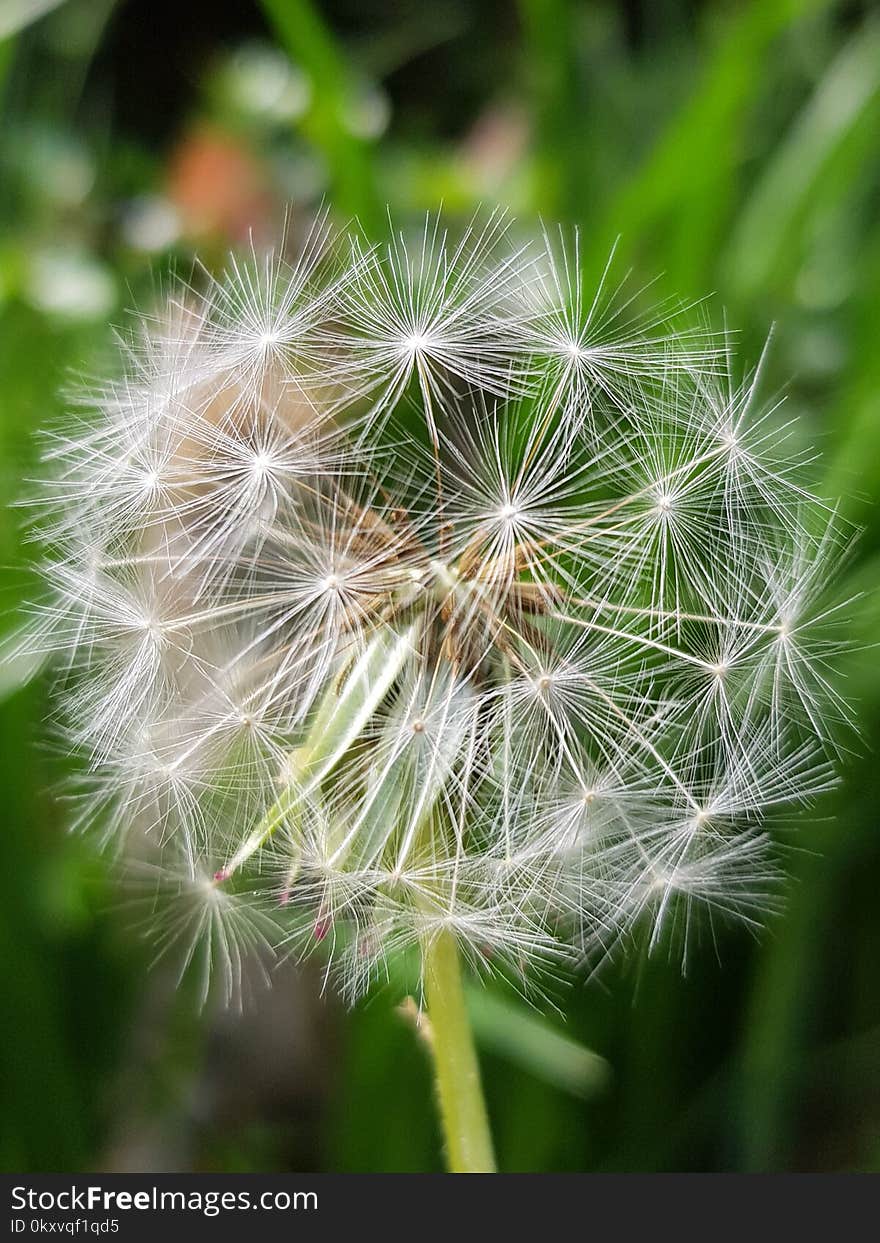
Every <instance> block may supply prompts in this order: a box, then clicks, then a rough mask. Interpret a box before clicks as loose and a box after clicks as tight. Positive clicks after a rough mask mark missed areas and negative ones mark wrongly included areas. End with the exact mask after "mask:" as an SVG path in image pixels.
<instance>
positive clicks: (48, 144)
mask: <svg viewBox="0 0 880 1243" xmlns="http://www.w3.org/2000/svg"><path fill="white" fill-rule="evenodd" d="M0 103H2V117H3V121H2V132H0V499H2V500H3V501H4V502H7V501H10V500H12V499H13V498H14V497H15V496H16V495H19V494H20V493H21V490H22V481H23V480H25V479H27V477H28V476H29V475H30V474H31V472H32V470H33V460H34V457H35V449H34V445H33V441H32V432H33V430H34V429H35V428H37V427H38V426H41V425H45V424H46V423H47V422H48V421H50V420H51V419H52V418H53V417H54V416H55V415H56V414H57V413H58V411H59V408H60V404H61V401H62V398H61V397H60V396H59V391H60V390H61V389H63V387H64V385H65V384H67V383H68V382H69V381H70V379H71V376H72V375H74V376H75V375H76V374H78V373H86V374H88V373H89V372H91V371H94V370H97V369H99V368H100V366H101V365H102V358H103V357H104V355H105V353H106V352H107V351H108V348H109V345H110V332H109V327H108V326H109V325H110V324H111V323H113V322H121V321H123V320H124V317H125V314H126V308H128V307H130V306H132V305H134V304H135V303H140V304H142V305H143V304H145V303H146V304H147V305H148V304H149V300H150V297H151V295H152V291H153V290H154V289H155V287H156V284H157V281H158V280H159V278H161V276H162V274H163V273H164V272H166V271H167V270H168V269H169V268H171V267H173V266H177V267H178V268H181V269H183V270H184V271H188V270H189V266H190V263H191V256H192V255H193V254H194V253H195V252H196V251H198V253H199V254H200V255H202V257H203V258H204V260H205V262H206V263H208V264H209V265H211V264H215V263H218V262H220V261H221V259H222V255H223V253H224V251H225V249H226V248H228V246H229V245H230V244H235V243H237V242H241V241H243V240H244V239H246V238H247V236H248V232H249V230H252V231H253V233H254V235H255V237H256V239H257V241H258V242H259V241H261V240H264V239H266V240H268V239H270V238H271V237H272V236H273V234H274V233H275V231H276V228H277V222H278V220H279V218H280V214H281V210H282V205H283V204H290V210H291V212H292V214H293V218H294V221H296V220H297V219H299V218H302V219H306V218H307V217H308V215H309V213H311V212H313V211H314V210H315V208H316V206H317V205H318V204H319V203H320V202H321V201H322V199H323V200H325V201H326V202H328V203H329V204H330V206H331V208H332V210H333V212H334V213H335V214H336V215H337V217H338V218H339V220H340V221H341V222H345V221H346V220H348V219H350V218H351V217H352V216H353V215H358V216H360V218H361V219H362V220H363V221H364V222H365V224H366V225H367V226H368V227H370V228H375V227H377V226H378V227H381V222H382V216H383V214H384V210H385V205H386V203H387V204H390V205H391V206H392V207H393V209H394V211H395V213H396V214H397V215H398V217H400V218H402V219H404V220H405V219H406V218H413V219H415V218H417V217H418V215H419V214H420V213H422V212H424V211H425V210H426V209H434V208H436V207H437V206H438V205H439V204H440V203H441V202H442V203H443V204H444V207H445V210H446V211H447V212H448V213H449V215H450V216H452V217H454V218H458V217H461V218H466V217H467V216H468V215H469V214H470V213H471V212H472V211H473V210H474V209H475V208H476V207H477V206H479V205H480V204H493V203H495V202H498V203H502V204H504V205H507V206H510V207H511V208H512V209H513V211H514V212H515V213H516V214H517V215H518V217H519V218H520V219H521V220H522V221H524V222H525V223H526V225H531V224H533V223H534V222H535V221H536V220H537V219H538V217H539V216H540V217H543V218H545V219H547V220H550V221H557V220H560V221H564V222H567V223H572V224H577V225H578V226H579V227H580V229H581V236H582V243H583V251H584V254H585V261H586V262H587V263H588V264H596V265H598V264H600V263H601V262H602V261H603V260H604V258H605V257H606V255H607V253H608V250H609V248H610V246H611V245H612V243H613V242H614V240H615V238H616V237H617V236H618V235H619V236H620V239H621V241H620V254H621V256H622V266H623V267H630V266H631V267H632V268H633V269H634V272H635V274H636V277H637V279H638V280H639V281H641V280H642V278H645V279H650V278H653V277H654V276H655V275H657V274H658V273H663V274H664V275H663V277H662V280H661V282H660V283H659V286H658V289H659V291H660V293H662V294H676V295H680V296H682V297H683V298H686V299H691V298H701V297H703V296H704V295H707V294H712V295H713V297H712V298H711V300H710V302H709V304H708V305H709V314H710V316H711V317H712V319H713V320H715V321H716V322H717V323H721V322H722V315H723V314H726V315H727V318H728V320H729V322H730V323H731V324H732V325H733V326H734V327H735V328H737V329H738V330H739V332H740V340H741V345H742V349H743V352H744V353H745V355H746V356H751V357H754V356H755V355H756V354H757V352H758V351H759V350H760V348H761V346H762V343H763V340H764V338H765V336H766V334H767V331H768V329H769V328H770V326H771V324H775V326H776V328H775V339H774V344H773V347H772V351H771V355H770V359H769V364H768V372H769V376H768V383H767V390H768V392H771V393H772V392H773V391H774V389H775V388H776V387H781V386H783V385H784V386H786V388H787V391H788V393H789V409H790V410H791V412H793V413H796V414H798V415H799V416H801V418H802V427H803V429H804V430H803V434H804V435H805V436H808V437H809V439H810V441H811V442H812V443H814V444H815V445H816V446H817V447H818V449H819V450H820V451H821V454H822V459H821V465H820V468H819V469H820V470H821V475H822V478H823V480H824V482H823V484H822V487H823V490H824V491H825V492H826V493H827V494H828V495H842V496H843V498H844V499H843V508H844V511H845V512H846V514H847V515H848V517H850V518H851V519H852V520H853V521H854V522H855V523H857V524H859V525H860V526H862V527H863V528H864V534H863V537H862V538H861V540H860V542H859V545H858V549H857V554H856V557H855V558H854V560H853V562H852V563H851V564H850V565H849V566H848V568H847V584H846V590H847V591H848V592H852V593H859V598H858V600H857V601H856V602H855V603H854V604H853V606H852V608H851V610H850V613H851V616H852V625H851V631H852V634H851V638H852V648H851V651H850V652H849V654H848V655H847V657H846V659H845V674H846V676H847V689H848V693H849V694H850V695H851V696H852V698H853V701H854V704H855V711H856V715H857V717H858V723H859V731H860V737H859V738H858V739H856V738H853V739H852V740H851V741H850V747H849V753H848V756H847V759H846V761H845V764H844V770H845V771H844V781H843V783H842V785H841V787H840V789H839V790H838V791H837V792H835V793H834V795H833V796H830V797H827V798H826V799H825V800H824V801H823V802H822V804H821V805H820V806H817V807H816V808H815V809H814V810H813V811H812V812H810V813H809V814H808V815H805V816H803V817H802V818H801V820H800V822H799V825H798V833H797V837H796V838H793V839H792V840H793V841H794V842H795V844H796V845H797V847H798V849H797V850H796V851H795V852H794V853H793V854H792V858H791V868H792V872H793V877H792V882H791V885H790V887H789V892H788V903H787V910H786V913H785V915H784V916H783V917H782V918H781V919H776V920H774V921H773V923H772V924H771V926H770V927H769V928H768V930H767V931H766V933H765V934H764V935H762V936H761V937H760V938H759V939H758V940H757V941H756V940H753V939H751V938H750V937H748V935H746V934H745V933H743V932H741V931H739V932H737V931H732V932H731V933H729V934H724V935H723V936H722V937H721V938H720V939H718V940H717V941H715V940H713V939H712V938H711V937H709V936H707V937H706V938H705V939H704V943H703V944H696V945H694V946H692V947H691V951H690V952H689V955H688V961H687V971H686V972H685V973H682V967H681V955H680V953H679V952H678V949H677V948H676V947H670V948H669V952H668V953H666V952H656V953H655V954H654V955H653V956H652V957H651V958H647V957H646V956H645V955H643V954H641V955H639V954H636V955H634V956H633V957H631V958H630V959H629V960H627V961H626V962H622V963H621V964H619V965H617V966H615V967H614V968H613V969H611V970H607V971H605V972H604V973H603V974H602V975H601V976H600V978H599V979H598V980H595V981H592V982H590V983H588V984H586V985H585V984H583V983H581V984H577V985H575V986H573V987H571V988H569V989H562V988H560V989H559V990H558V991H557V992H556V993H555V994H554V1000H555V1002H556V1004H557V1007H558V1010H557V1012H556V1013H553V1014H551V1015H550V1016H549V1017H540V1016H538V1015H536V1014H534V1013H533V1012H530V1011H528V1010H526V1009H525V1008H524V1007H523V1006H522V1005H521V1003H517V1002H515V1001H512V1000H511V999H510V997H508V996H504V995H502V994H500V993H499V992H497V991H495V990H494V989H490V990H488V991H486V992H482V993H480V992H475V993H474V995H473V997H472V1001H473V1006H474V1019H475V1023H476V1027H477V1032H478V1038H479V1042H480V1047H481V1054H482V1059H483V1063H484V1067H485V1074H486V1088H487V1095H488V1101H489V1108H490V1112H491V1115H492V1118H493V1122H494V1125H495V1129H496V1138H497V1146H498V1151H499V1157H500V1163H501V1167H502V1169H506V1170H587V1169H606V1170H608V1169H610V1170H669V1169H677V1170H872V1169H873V1170H878V1169H880V971H878V963H880V833H878V832H877V818H878V811H877V808H878V800H880V782H878V780H877V768H878V762H877V758H876V757H877V751H878V747H880V667H878V659H877V653H876V650H875V649H874V647H873V646H872V645H873V643H874V642H875V640H876V634H877V627H878V624H880V601H878V598H877V594H876V588H877V585H878V583H880V508H878V505H877V501H878V499H880V6H878V5H875V4H871V3H841V2H839V0H838V2H834V0H749V2H746V0H741V2H740V3H735V2H734V0H727V2H722V0H605V2H602V0H596V2H594V3H580V4H578V3H573V2H572V3H567V2H566V0H520V3H514V0H484V2H482V3H477V2H474V3H467V2H466V0H435V2H433V0H432V2H431V3H427V4H426V3H425V0H397V2H394V0H332V2H330V0H328V2H326V3H323V4H316V3H309V2H307V0H263V3H262V4H261V3H259V2H257V0H255V2H253V3H248V2H247V0H202V2H193V3H189V4H184V5H181V4H180V3H179V0H116V2H115V3H114V2H113V0H66V2H61V3H59V2H58V0H55V2H54V3H53V0H0ZM26 553H27V550H26V549H25V548H23V547H22V541H21V536H20V533H19V521H18V517H17V516H16V514H15V513H14V512H9V511H8V510H5V509H4V510H3V511H2V513H0V565H2V596H0V605H2V608H3V614H4V617H5V619H6V620H5V621H4V623H3V624H4V625H5V626H10V625H12V624H13V623H12V620H11V619H12V615H13V613H14V610H15V607H16V605H17V604H18V603H19V602H20V601H21V599H23V598H27V595H28V591H29V586H30V583H29V574H28V570H27V568H26ZM22 672H23V671H22V670H20V669H16V668H10V667H8V666H7V667H5V668H3V669H2V670H0V696H2V700H0V818H2V835H0V971H2V986H0V991H2V997H3V1006H2V1016H0V1092H2V1096H0V1128H2V1135H0V1166H2V1168H4V1169H7V1170H19V1171H36V1170H64V1171H71V1170H81V1169H89V1168H100V1169H104V1170H107V1169H116V1170H174V1169H180V1170H190V1169H191V1170H228V1171H249V1170H250V1171H256V1170H266V1171H273V1170H285V1169H299V1170H324V1169H329V1170H343V1171H347V1170H420V1169H436V1168H439V1167H440V1164H441V1161H440V1151H439V1138H438V1134H437V1131H436V1125H435V1121H434V1113H433V1108H432V1100H431V1088H430V1079H429V1068H428V1065H427V1061H426V1058H425V1056H424V1052H423V1050H422V1049H421V1048H420V1047H419V1042H418V1040H417V1039H416V1037H415V1035H414V1033H413V1030H412V1028H411V1025H410V1023H409V1022H408V1021H407V1020H406V1018H405V1016H403V1015H401V1014H400V1013H399V1012H398V1011H397V1010H396V1008H395V1004H396V1001H397V1000H398V998H397V997H396V996H395V995H394V993H393V992H392V991H391V990H388V989H386V990H385V991H381V990H380V991H378V992H376V993H375V995H374V996H373V997H372V998H371V999H370V1000H368V1002H367V1003H366V1004H364V1005H362V1006H361V1007H360V1008H359V1009H357V1010H356V1011H353V1012H346V1011H345V1010H344V1009H343V1007H341V1006H340V1005H339V1004H338V1003H337V1002H335V1001H334V1000H333V999H332V998H330V997H326V998H323V999H321V998H320V997H319V989H320V973H319V970H318V969H317V968H315V967H309V966H306V967H305V968H303V969H302V970H296V969H295V968H293V967H286V968H285V969H283V970H282V971H281V972H279V975H278V978H277V982H276V988H275V989H274V991H273V992H272V993H271V994H270V995H264V996H262V997H260V998H259V999H258V1002H257V1004H255V1005H254V1006H253V1007H252V1008H251V1009H250V1010H248V1012H246V1013H245V1014H244V1015H243V1016H241V1017H239V1016H236V1015H224V1014H221V1013H219V1012H214V1011H211V1010H209V1011H208V1013H206V1014H205V1015H203V1016H202V1017H201V1018H199V1017H198V1016H196V1015H195V1014H194V1013H193V1010H192V1006H191V1004H190V1001H191V999H190V998H189V997H188V995H187V986H186V982H184V985H183V987H182V988H178V986H177V982H176V980H175V977H174V975H173V974H172V973H171V972H170V971H169V970H168V969H167V968H162V967H160V968H159V969H157V970H156V971H154V972H152V973H150V972H148V965H149V961H150V950H149V946H147V945H146V944H144V943H143V941H142V939H141V938H140V936H139V935H138V932H137V929H136V928H135V929H132V928H131V927H130V926H129V924H128V922H127V921H126V920H125V919H123V918H120V913H119V910H118V895H116V894H115V892H114V890H113V887H112V885H111V884H110V883H109V881H108V878H107V875H106V867H105V864H104V863H103V862H102V860H101V859H100V858H96V857H95V855H94V854H93V853H92V851H91V850H90V848H89V847H88V845H87V844H86V843H85V842H83V841H81V840H79V839H77V838H74V837H71V836H69V835H67V834H66V832H65V820H66V811H65V805H64V800H63V797H59V783H62V789H63V782H62V779H63V770H64V767H65V761H64V759H63V757H60V756H59V754H58V753H57V751H56V750H54V749H53V748H52V747H51V746H50V745H49V742H50V740H49V738H48V736H47V730H46V725H45V721H46V717H47V715H48V712H49V709H48V706H47V695H46V687H45V685H44V684H42V683H41V682H39V681H37V682H36V683H33V684H31V685H29V686H27V687H25V688H24V689H22V688H21V675H22ZM590 1051H592V1052H590Z"/></svg>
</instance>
